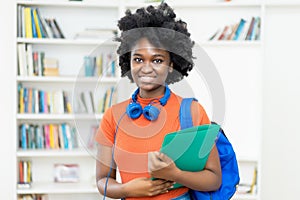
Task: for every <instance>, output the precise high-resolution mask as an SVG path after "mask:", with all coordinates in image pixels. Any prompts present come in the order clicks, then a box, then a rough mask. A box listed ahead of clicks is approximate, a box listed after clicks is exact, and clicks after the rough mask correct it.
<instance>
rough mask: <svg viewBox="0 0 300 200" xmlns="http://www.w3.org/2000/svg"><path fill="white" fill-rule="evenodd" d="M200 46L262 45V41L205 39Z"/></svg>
mask: <svg viewBox="0 0 300 200" xmlns="http://www.w3.org/2000/svg"><path fill="white" fill-rule="evenodd" d="M200 46H205V47H218V46H234V47H249V46H251V47H260V46H261V42H260V41H229V40H228V41H205V42H201V43H200Z"/></svg>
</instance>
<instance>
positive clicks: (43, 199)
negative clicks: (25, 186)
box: [18, 194, 49, 200]
mask: <svg viewBox="0 0 300 200" xmlns="http://www.w3.org/2000/svg"><path fill="white" fill-rule="evenodd" d="M18 200H49V196H48V195H46V194H22V195H19V196H18Z"/></svg>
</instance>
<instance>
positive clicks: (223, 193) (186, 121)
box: [179, 98, 240, 200]
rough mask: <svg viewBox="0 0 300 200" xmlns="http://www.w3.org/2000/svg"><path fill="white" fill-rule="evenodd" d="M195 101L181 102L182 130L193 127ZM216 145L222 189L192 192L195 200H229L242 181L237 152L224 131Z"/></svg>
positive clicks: (220, 133)
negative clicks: (193, 102)
mask: <svg viewBox="0 0 300 200" xmlns="http://www.w3.org/2000/svg"><path fill="white" fill-rule="evenodd" d="M193 100H195V99H194V98H184V99H183V100H182V102H181V106H180V113H179V116H180V126H181V129H185V128H189V127H192V126H193V121H192V117H191V103H192V101H193ZM212 123H214V122H212ZM216 145H217V149H218V152H219V156H220V164H221V169H222V184H221V187H220V188H219V189H218V190H217V191H213V192H201V191H196V190H190V194H191V195H192V197H193V199H195V200H228V199H230V198H231V197H232V196H233V195H234V193H235V191H236V186H237V184H238V183H239V181H240V177H239V169H238V164H237V160H236V155H235V152H234V150H233V147H232V145H231V143H230V142H229V140H228V138H227V137H226V135H225V133H224V131H223V130H222V129H220V131H219V134H218V138H217V142H216Z"/></svg>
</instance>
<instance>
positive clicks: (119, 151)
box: [96, 3, 221, 200]
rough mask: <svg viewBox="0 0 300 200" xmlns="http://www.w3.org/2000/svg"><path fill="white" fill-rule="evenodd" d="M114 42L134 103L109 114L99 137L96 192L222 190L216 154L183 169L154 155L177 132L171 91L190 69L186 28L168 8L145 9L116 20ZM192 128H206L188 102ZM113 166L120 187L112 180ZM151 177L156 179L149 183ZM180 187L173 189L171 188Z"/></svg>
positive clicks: (139, 195) (156, 195)
mask: <svg viewBox="0 0 300 200" xmlns="http://www.w3.org/2000/svg"><path fill="white" fill-rule="evenodd" d="M118 26H119V28H120V30H121V31H122V34H121V36H120V37H119V38H117V40H118V41H119V42H120V46H119V49H118V51H117V52H118V54H119V65H120V67H121V72H122V77H125V76H127V77H128V78H129V79H130V80H131V81H133V82H135V83H136V85H137V87H138V88H137V90H136V91H135V93H134V94H133V95H132V98H130V99H128V100H126V101H124V102H121V103H118V104H116V105H114V106H112V107H111V108H110V109H108V110H107V111H106V112H105V114H104V117H103V119H102V120H101V124H100V127H99V130H98V133H97V135H96V141H97V142H98V144H99V145H98V155H97V156H98V160H97V172H96V173H97V174H96V175H97V186H98V189H99V191H100V193H101V194H105V195H106V196H107V197H110V198H126V199H139V200H146V199H165V200H167V199H190V197H189V195H188V188H192V189H195V190H200V191H214V190H217V189H218V188H219V187H220V184H221V168H220V162H219V156H218V151H217V149H216V147H213V149H212V151H211V153H210V155H209V157H208V160H207V163H206V166H205V168H204V169H203V170H202V171H199V172H188V171H182V170H180V169H179V168H177V167H176V165H175V164H174V162H173V161H172V160H171V159H170V158H169V157H167V156H166V155H164V154H162V153H159V149H160V147H161V144H162V141H163V138H164V136H165V135H166V134H168V133H170V132H174V131H177V130H180V123H179V108H180V103H181V100H182V98H181V97H180V96H178V95H176V94H174V93H173V92H172V91H170V89H169V88H168V84H172V83H175V82H178V81H180V80H182V79H183V77H184V76H188V72H189V71H190V70H191V69H192V68H193V66H194V63H193V60H192V58H193V57H192V47H193V44H194V43H193V41H192V40H191V39H190V34H189V32H188V30H187V27H186V23H185V22H183V21H181V20H176V15H175V13H174V11H173V9H172V8H170V7H169V6H168V5H167V4H166V3H162V4H160V5H159V6H158V7H157V8H155V7H153V6H148V7H147V8H141V9H138V10H137V11H136V13H134V14H132V13H131V12H130V11H127V12H126V16H125V17H123V18H121V19H120V20H119V23H118ZM191 110H192V117H193V124H194V125H201V124H209V123H210V120H209V118H208V116H207V114H206V112H205V110H204V108H203V107H202V106H201V105H200V104H199V103H197V102H193V103H192V109H191ZM116 168H118V169H119V171H120V175H121V179H122V181H121V183H119V182H117V181H116ZM151 177H156V178H158V179H152V178H151ZM175 182H176V183H180V184H182V185H184V187H180V188H176V189H172V187H173V184H174V183H175Z"/></svg>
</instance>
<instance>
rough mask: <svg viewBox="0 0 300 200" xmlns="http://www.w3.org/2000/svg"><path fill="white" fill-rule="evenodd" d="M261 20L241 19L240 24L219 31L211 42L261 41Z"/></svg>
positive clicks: (256, 18) (257, 18)
mask: <svg viewBox="0 0 300 200" xmlns="http://www.w3.org/2000/svg"><path fill="white" fill-rule="evenodd" d="M260 24H261V18H260V17H259V16H258V17H252V18H251V19H250V20H246V19H244V18H241V19H240V20H239V22H237V23H235V24H231V25H226V26H225V27H223V28H220V29H218V30H217V31H216V32H215V33H214V34H213V35H212V36H211V37H210V38H209V40H260V27H261V25H260Z"/></svg>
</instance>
